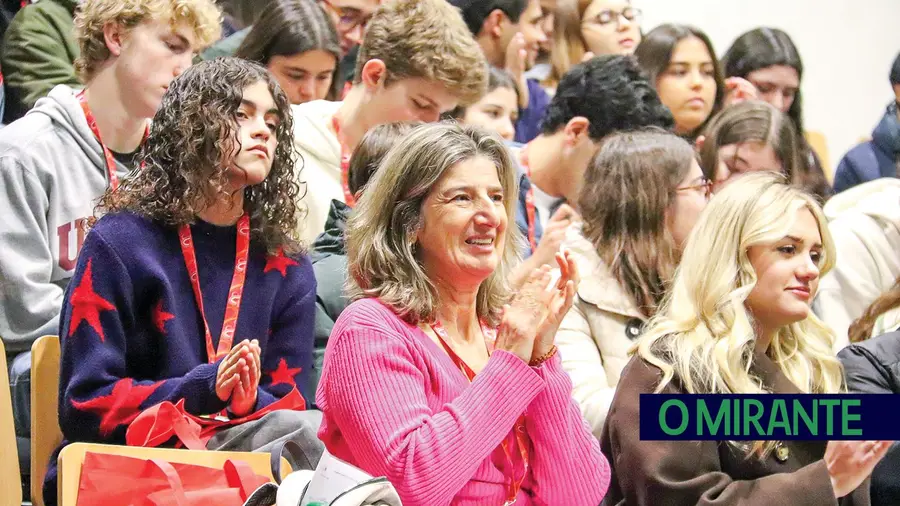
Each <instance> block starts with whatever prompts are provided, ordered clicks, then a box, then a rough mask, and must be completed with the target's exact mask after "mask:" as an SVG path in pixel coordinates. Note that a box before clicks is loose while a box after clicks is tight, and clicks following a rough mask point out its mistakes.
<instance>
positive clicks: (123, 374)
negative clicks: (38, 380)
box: [45, 58, 321, 496]
mask: <svg viewBox="0 0 900 506" xmlns="http://www.w3.org/2000/svg"><path fill="white" fill-rule="evenodd" d="M291 146H292V138H291V116H290V102H288V100H287V97H286V95H285V94H284V92H283V91H282V90H281V88H280V87H279V86H278V84H277V81H276V80H275V78H274V77H272V75H271V74H269V73H268V72H267V71H266V70H265V68H264V67H261V66H259V65H257V64H255V63H252V62H247V61H244V60H240V59H237V58H225V59H218V60H215V61H211V62H203V63H199V64H198V65H196V66H195V67H192V68H191V69H189V70H188V71H186V72H185V73H184V75H182V76H180V77H179V78H178V79H176V80H175V81H173V82H172V84H171V86H170V87H169V89H168V91H167V92H166V94H165V96H164V97H163V101H162V104H161V106H160V110H159V112H158V113H157V114H156V116H155V117H154V118H153V126H152V127H151V130H150V136H149V137H148V139H147V142H146V146H145V147H144V150H143V153H142V154H143V157H144V160H145V162H146V163H145V165H142V166H141V168H139V169H138V170H137V171H136V172H135V173H134V174H132V175H131V176H130V177H128V178H126V179H124V180H123V182H122V184H121V186H120V187H119V188H118V189H117V190H113V189H110V190H108V191H107V192H106V193H105V194H104V196H103V198H102V199H101V201H100V204H99V206H98V208H97V212H98V213H102V214H103V216H102V217H101V218H100V219H99V220H97V221H96V223H95V224H94V225H93V227H92V229H91V232H90V233H89V234H88V235H87V238H86V239H85V244H84V250H83V251H82V253H81V255H80V256H79V257H78V263H77V267H76V269H75V276H74V278H73V282H72V284H70V285H69V289H68V290H67V292H66V298H65V301H64V304H63V310H62V315H61V317H60V329H59V330H60V335H61V336H62V357H61V364H60V393H59V422H60V428H61V429H62V432H63V436H64V439H65V442H64V443H63V445H65V444H66V443H67V442H75V441H86V442H102V443H112V444H124V443H125V434H126V430H127V428H128V425H129V423H131V421H133V420H134V419H135V418H136V417H137V416H138V415H139V414H140V413H141V412H142V411H143V410H144V409H147V408H149V407H151V406H153V405H156V404H158V403H160V402H163V401H170V402H172V403H173V404H174V403H177V402H179V401H182V402H184V409H185V410H186V411H187V412H188V413H190V414H193V415H196V416H202V415H210V414H216V413H220V412H223V410H224V411H225V413H227V416H228V417H229V418H230V419H232V420H235V419H242V418H244V417H248V416H249V415H251V414H253V413H258V412H260V411H261V410H264V409H265V410H266V411H263V412H262V413H260V416H261V417H259V418H255V419H251V420H250V421H247V422H246V423H243V424H240V425H237V426H231V427H227V428H223V429H222V430H220V431H218V432H217V433H216V434H215V435H214V436H212V439H210V440H209V442H208V447H209V449H211V450H229V451H255V450H259V451H268V449H270V448H271V446H272V445H273V443H274V442H276V441H279V440H284V439H290V440H295V441H297V442H298V443H301V445H302V446H303V447H304V450H305V451H306V452H308V455H312V458H311V460H313V465H315V462H316V461H317V460H318V453H316V452H317V451H318V452H320V451H321V443H320V442H319V441H317V440H316V436H315V434H314V431H315V429H316V428H317V426H318V422H319V419H320V416H321V415H320V413H318V412H303V411H295V410H302V409H303V405H304V403H303V399H302V397H300V396H299V394H298V393H297V388H298V387H302V386H305V385H306V384H307V381H308V380H307V376H308V375H309V371H310V370H311V366H312V351H313V315H314V311H315V309H314V308H315V290H316V280H315V277H314V276H313V271H312V267H311V266H310V263H309V260H308V259H307V258H306V257H305V255H303V251H302V249H301V248H300V245H299V244H298V243H297V241H296V240H295V239H294V236H295V235H296V228H297V226H296V223H295V221H296V220H297V213H296V207H295V205H294V202H295V197H296V195H297V194H298V193H299V188H298V186H297V184H296V183H295V182H294V177H293V174H292V172H293V170H294V160H293V150H292V149H291ZM226 294H227V296H226ZM206 309H209V312H207V311H206ZM241 309H243V311H242V310H241ZM198 329H201V332H198ZM204 331H205V338H203V337H201V335H204ZM160 343H165V345H164V346H161V345H160ZM276 407H286V408H288V409H276ZM55 485H56V483H55V473H53V472H51V473H50V474H49V475H48V481H47V482H46V484H45V495H50V496H52V495H53V494H52V493H53V492H55V490H56V487H55ZM48 493H49V494H48Z"/></svg>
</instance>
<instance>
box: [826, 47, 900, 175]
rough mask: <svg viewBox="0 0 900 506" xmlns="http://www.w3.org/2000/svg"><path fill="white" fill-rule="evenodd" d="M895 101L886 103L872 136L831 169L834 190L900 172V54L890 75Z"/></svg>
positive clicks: (899, 173)
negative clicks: (834, 168) (833, 169)
mask: <svg viewBox="0 0 900 506" xmlns="http://www.w3.org/2000/svg"><path fill="white" fill-rule="evenodd" d="M889 80H890V83H891V87H892V88H893V90H894V97H895V98H894V101H893V102H891V103H890V104H888V106H887V110H885V111H884V116H882V118H881V121H879V122H878V125H877V126H876V127H875V130H872V138H871V139H870V140H868V141H866V142H863V143H862V144H859V145H858V146H856V147H854V148H853V149H851V150H850V151H849V152H848V153H847V154H846V155H844V158H843V159H841V163H840V164H838V167H837V170H836V171H835V173H834V191H835V192H841V191H844V190H846V189H847V188H852V187H854V186H856V185H858V184H862V183H865V182H866V181H871V180H873V179H878V178H880V177H897V176H898V175H900V107H898V104H900V54H898V55H897V58H896V59H895V60H894V64H893V66H892V67H891V74H890V76H889Z"/></svg>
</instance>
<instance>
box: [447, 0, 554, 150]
mask: <svg viewBox="0 0 900 506" xmlns="http://www.w3.org/2000/svg"><path fill="white" fill-rule="evenodd" d="M449 1H450V3H451V4H453V5H455V6H457V7H459V9H460V10H461V11H462V14H463V19H465V21H466V25H468V27H469V30H471V32H472V34H473V35H474V36H475V39H476V40H477V41H478V44H479V45H480V46H481V49H482V50H483V51H484V54H485V56H486V57H487V61H488V63H489V64H491V65H493V66H495V67H497V68H502V69H506V71H508V72H509V73H510V74H511V75H512V76H513V78H514V79H515V81H516V83H517V86H518V89H519V107H520V108H521V111H520V113H519V121H518V122H517V123H516V141H517V142H528V141H530V140H531V139H533V138H534V137H535V136H536V135H537V134H538V132H539V131H540V121H541V118H543V117H544V111H545V110H546V109H547V103H548V102H549V101H550V96H549V95H548V94H547V92H546V91H544V89H543V88H542V87H541V84H540V82H538V80H537V79H528V78H527V77H525V72H526V71H527V70H529V69H530V68H531V67H532V66H534V64H535V60H536V59H537V55H538V52H539V51H540V47H541V44H544V43H545V42H546V41H547V36H546V34H544V31H543V29H542V28H541V26H542V24H543V20H544V13H543V11H542V9H541V2H540V0H449Z"/></svg>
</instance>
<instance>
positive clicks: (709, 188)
mask: <svg viewBox="0 0 900 506" xmlns="http://www.w3.org/2000/svg"><path fill="white" fill-rule="evenodd" d="M675 191H677V192H681V191H702V192H703V196H704V197H706V198H707V199H709V198H710V197H711V196H712V193H713V182H712V181H710V180H709V179H707V178H705V177H704V178H703V179H701V180H700V183H698V184H695V185H690V186H679V187H678V188H675Z"/></svg>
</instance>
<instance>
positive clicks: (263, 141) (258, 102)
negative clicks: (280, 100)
mask: <svg viewBox="0 0 900 506" xmlns="http://www.w3.org/2000/svg"><path fill="white" fill-rule="evenodd" d="M235 117H236V118H237V126H238V139H240V142H241V145H240V149H239V150H238V152H237V154H236V155H235V156H234V162H233V164H232V167H231V170H230V171H229V178H230V180H231V183H232V186H233V187H235V188H241V187H245V186H252V185H256V184H259V183H262V182H263V181H265V179H266V177H268V175H269V171H270V170H271V169H272V160H273V158H274V156H275V148H276V147H277V145H278V140H277V138H276V137H275V131H276V130H277V128H278V125H279V123H280V121H281V120H280V118H279V116H278V109H277V108H276V106H275V101H274V100H273V99H272V94H271V93H269V86H268V85H267V84H266V83H265V82H264V81H257V82H256V83H254V84H251V85H250V86H247V87H246V88H244V93H243V98H242V99H241V105H240V107H238V110H237V113H235Z"/></svg>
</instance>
